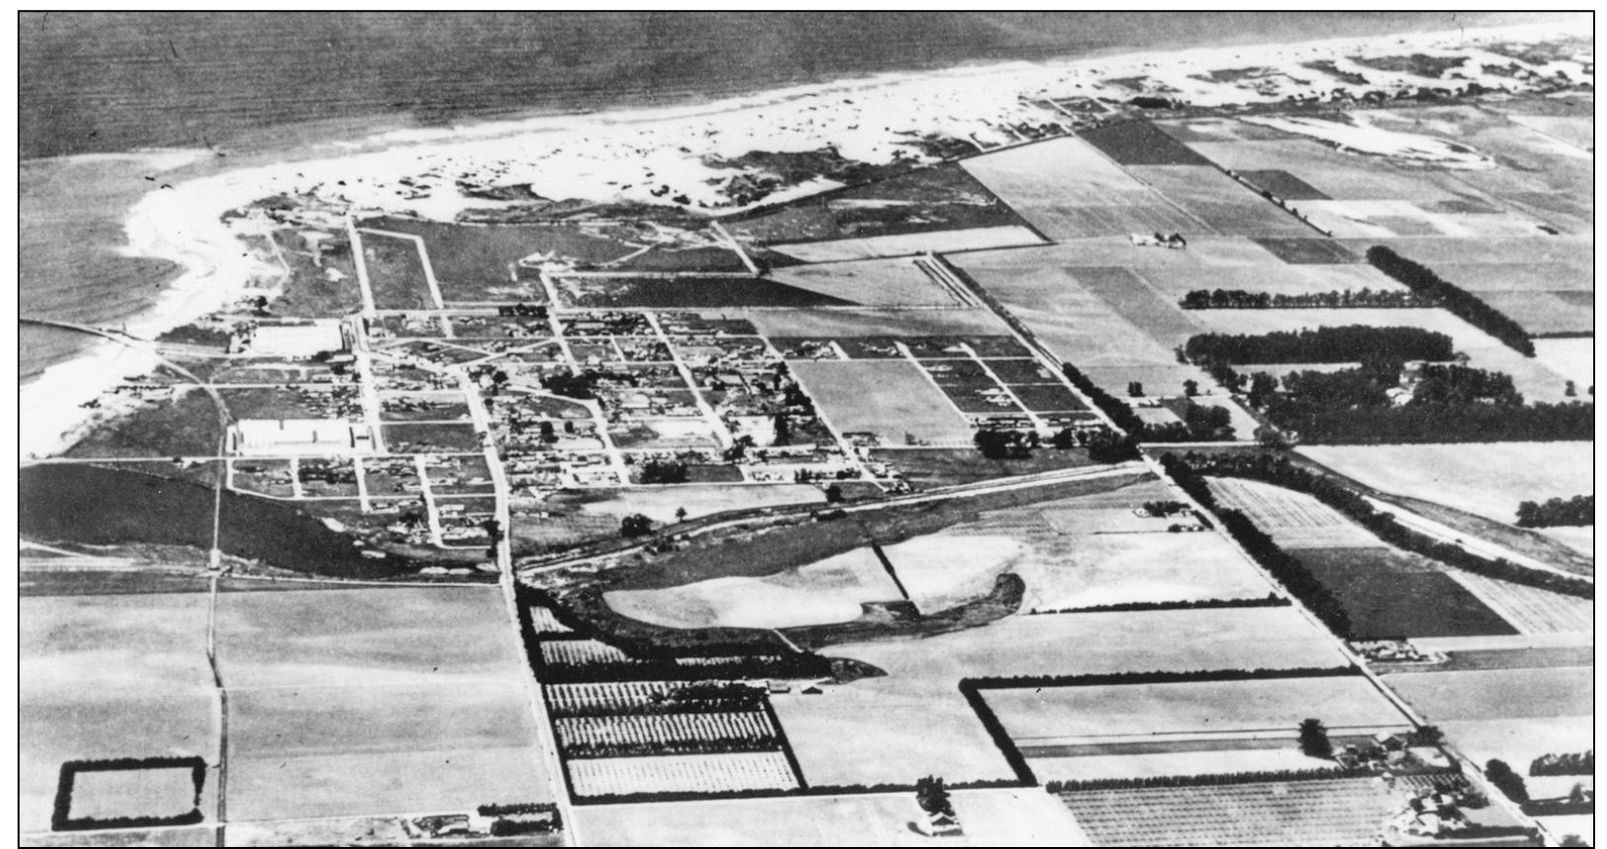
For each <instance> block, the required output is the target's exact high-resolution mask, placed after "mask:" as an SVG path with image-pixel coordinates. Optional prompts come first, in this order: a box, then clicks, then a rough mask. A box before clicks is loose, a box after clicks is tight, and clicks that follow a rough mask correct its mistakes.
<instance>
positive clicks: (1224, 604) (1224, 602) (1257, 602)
mask: <svg viewBox="0 0 1607 849" xmlns="http://www.w3.org/2000/svg"><path fill="white" fill-rule="evenodd" d="M1288 606H1290V601H1289V599H1286V598H1284V597H1283V596H1281V595H1278V594H1277V593H1267V594H1266V596H1265V597H1263V598H1203V599H1199V600H1197V601H1127V602H1122V603H1121V604H1097V605H1094V606H1093V607H1070V608H1063V609H1057V610H1030V611H1028V613H1029V614H1048V613H1132V612H1137V611H1147V610H1215V609H1219V608H1233V607H1288Z"/></svg>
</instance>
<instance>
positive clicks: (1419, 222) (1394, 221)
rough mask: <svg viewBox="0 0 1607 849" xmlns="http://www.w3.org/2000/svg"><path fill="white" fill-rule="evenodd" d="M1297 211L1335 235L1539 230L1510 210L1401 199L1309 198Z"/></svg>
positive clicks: (1487, 234)
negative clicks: (1472, 210)
mask: <svg viewBox="0 0 1607 849" xmlns="http://www.w3.org/2000/svg"><path fill="white" fill-rule="evenodd" d="M1300 211H1301V212H1302V213H1304V214H1306V215H1307V216H1308V217H1309V218H1310V219H1311V222H1312V223H1313V224H1315V225H1317V226H1318V227H1320V228H1322V229H1323V230H1324V231H1326V232H1329V233H1332V234H1333V236H1334V238H1336V239H1367V238H1373V239H1389V238H1393V237H1396V236H1444V237H1448V238H1463V239H1470V238H1500V237H1504V236H1534V235H1538V234H1540V232H1541V231H1540V230H1539V229H1538V227H1537V224H1536V221H1535V220H1534V219H1532V218H1528V217H1524V216H1519V215H1515V214H1511V213H1494V212H1492V213H1487V214H1458V213H1455V212H1443V211H1440V210H1438V209H1428V208H1425V207H1424V206H1423V205H1422V204H1419V203H1411V202H1408V201H1404V200H1308V201H1301V202H1300Z"/></svg>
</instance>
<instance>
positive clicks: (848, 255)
mask: <svg viewBox="0 0 1607 849" xmlns="http://www.w3.org/2000/svg"><path fill="white" fill-rule="evenodd" d="M1029 220H1030V217H1029ZM1041 244H1043V239H1042V238H1040V237H1039V236H1038V234H1037V233H1034V232H1032V231H1031V230H1029V229H1027V228H1026V227H1021V226H1018V225H1013V224H1012V225H1006V226H1002V227H974V228H971V229H969V230H939V231H933V232H930V233H902V234H899V235H894V236H866V237H864V238H860V239H834V240H832V241H829V242H793V243H791V244H775V245H770V246H769V248H770V250H773V251H776V252H777V253H783V254H786V255H788V256H791V257H795V258H797V259H801V260H803V261H804V262H843V261H847V260H859V259H875V258H877V257H889V256H913V255H915V254H923V253H927V252H929V251H981V250H990V249H993V248H1007V247H1019V246H1023V245H1041Z"/></svg>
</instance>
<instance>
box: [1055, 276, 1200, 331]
mask: <svg viewBox="0 0 1607 849" xmlns="http://www.w3.org/2000/svg"><path fill="white" fill-rule="evenodd" d="M1071 274H1072V276H1073V277H1075V278H1076V279H1077V282H1078V283H1079V284H1080V285H1081V286H1082V287H1083V288H1084V289H1087V290H1088V291H1090V292H1092V293H1094V294H1095V295H1097V296H1098V297H1099V298H1100V299H1102V300H1103V301H1104V302H1105V303H1107V304H1109V305H1110V307H1111V309H1113V310H1115V311H1116V314H1117V315H1120V316H1121V317H1122V318H1125V319H1127V320H1128V321H1130V322H1132V323H1133V326H1135V327H1141V328H1143V329H1144V330H1146V331H1148V332H1150V333H1151V335H1153V336H1155V337H1157V338H1163V339H1166V338H1171V337H1174V336H1177V335H1179V334H1182V335H1192V334H1193V333H1195V332H1197V331H1198V327H1197V325H1195V324H1194V322H1193V321H1191V320H1190V319H1189V316H1188V313H1186V312H1184V311H1183V310H1182V309H1180V308H1179V307H1178V305H1177V299H1176V298H1172V297H1167V296H1166V295H1164V294H1162V293H1159V292H1157V291H1156V290H1155V289H1153V288H1151V287H1150V286H1149V285H1148V284H1147V282H1146V280H1145V278H1144V277H1141V276H1139V275H1137V274H1135V273H1133V272H1132V271H1130V270H1128V269H1125V268H1078V269H1075V270H1073V271H1072V272H1071Z"/></svg>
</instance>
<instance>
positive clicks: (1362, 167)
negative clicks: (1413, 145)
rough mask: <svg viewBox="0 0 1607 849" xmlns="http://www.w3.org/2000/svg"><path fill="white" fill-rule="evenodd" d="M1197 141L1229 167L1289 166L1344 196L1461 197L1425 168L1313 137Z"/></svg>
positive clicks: (1290, 170)
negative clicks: (1402, 165) (1405, 165)
mask: <svg viewBox="0 0 1607 849" xmlns="http://www.w3.org/2000/svg"><path fill="white" fill-rule="evenodd" d="M1192 146H1193V148H1194V149H1195V150H1197V151H1199V152H1200V153H1202V154H1204V155H1205V156H1206V157H1207V158H1209V159H1210V160H1211V161H1212V162H1215V163H1216V164H1218V165H1221V166H1222V167H1224V168H1232V169H1234V170H1235V171H1269V170H1274V171H1284V172H1287V173H1288V174H1291V175H1293V176H1294V177H1295V178H1297V179H1299V180H1300V181H1301V182H1303V183H1305V184H1306V185H1309V186H1311V187H1312V188H1314V189H1316V190H1317V191H1318V192H1321V193H1322V194H1325V195H1327V196H1328V197H1331V198H1335V199H1338V200H1411V201H1421V202H1430V203H1431V202H1436V201H1441V200H1454V199H1456V197H1457V195H1456V194H1454V193H1452V192H1451V191H1449V190H1447V189H1445V188H1443V187H1441V186H1439V185H1437V184H1436V183H1435V182H1433V181H1432V179H1431V178H1429V177H1426V176H1424V174H1423V173H1422V172H1410V171H1404V170H1401V169H1398V168H1394V167H1391V166H1390V165H1389V164H1387V163H1386V162H1384V161H1383V160H1381V159H1378V158H1377V157H1369V156H1362V155H1358V154H1352V153H1342V152H1340V151H1337V150H1334V149H1333V148H1329V147H1325V146H1324V145H1322V144H1319V143H1317V142H1316V141H1313V140H1311V139H1304V138H1286V139H1279V140H1238V141H1226V142H1199V143H1195V144H1193V145H1192ZM1465 191H1466V189H1464V192H1465ZM1310 203H1311V202H1310V201H1295V202H1293V203H1292V204H1291V205H1292V206H1294V207H1296V208H1298V209H1301V210H1302V211H1304V209H1305V207H1306V206H1308V205H1309V204H1310Z"/></svg>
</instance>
